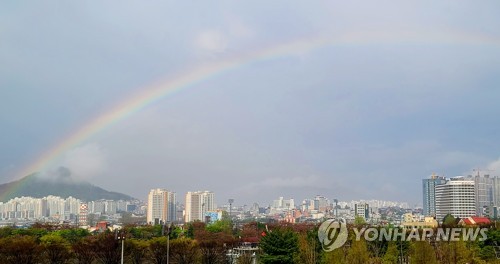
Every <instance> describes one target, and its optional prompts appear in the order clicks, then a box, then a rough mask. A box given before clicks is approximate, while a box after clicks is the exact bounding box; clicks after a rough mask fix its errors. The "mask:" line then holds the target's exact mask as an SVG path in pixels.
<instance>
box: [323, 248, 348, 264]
mask: <svg viewBox="0 0 500 264" xmlns="http://www.w3.org/2000/svg"><path fill="white" fill-rule="evenodd" d="M346 252H347V248H346V247H345V246H344V247H340V248H336V249H334V250H332V251H329V252H325V253H324V254H323V258H322V260H323V261H322V262H323V263H325V264H346V263H347V260H346Z"/></svg>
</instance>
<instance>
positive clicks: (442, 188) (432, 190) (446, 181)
mask: <svg viewBox="0 0 500 264" xmlns="http://www.w3.org/2000/svg"><path fill="white" fill-rule="evenodd" d="M422 190H423V215H425V216H432V217H435V218H436V219H437V220H438V221H441V220H442V219H443V218H444V217H445V216H446V215H447V214H451V215H452V216H454V217H458V218H467V217H471V216H481V217H489V218H497V217H498V208H499V207H500V178H499V177H497V176H495V177H490V175H480V173H478V174H477V175H474V176H472V175H468V176H457V177H452V178H445V177H443V176H438V175H436V174H432V175H431V177H430V178H429V179H423V181H422Z"/></svg>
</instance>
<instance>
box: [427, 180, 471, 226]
mask: <svg viewBox="0 0 500 264" xmlns="http://www.w3.org/2000/svg"><path fill="white" fill-rule="evenodd" d="M435 190H436V191H435V192H436V219H437V220H438V221H442V220H443V218H444V217H445V216H446V215H447V214H451V215H453V216H454V217H460V218H465V217H469V216H474V215H475V214H476V194H475V183H474V179H472V178H470V177H454V178H451V179H450V180H449V181H447V182H446V183H445V184H439V185H436V186H435Z"/></svg>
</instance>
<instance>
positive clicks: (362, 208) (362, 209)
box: [354, 203, 370, 220]
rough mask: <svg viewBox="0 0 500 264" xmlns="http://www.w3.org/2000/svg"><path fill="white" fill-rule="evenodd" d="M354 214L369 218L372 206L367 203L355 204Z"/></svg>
mask: <svg viewBox="0 0 500 264" xmlns="http://www.w3.org/2000/svg"><path fill="white" fill-rule="evenodd" d="M354 215H355V216H359V217H363V219H365V220H367V219H368V218H370V206H369V205H368V204H367V203H356V204H354Z"/></svg>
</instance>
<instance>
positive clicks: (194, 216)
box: [184, 191, 216, 222]
mask: <svg viewBox="0 0 500 264" xmlns="http://www.w3.org/2000/svg"><path fill="white" fill-rule="evenodd" d="M185 206H186V209H185V210H186V211H185V215H184V218H185V221H186V222H193V221H205V216H206V215H207V212H211V211H215V209H216V207H215V195H214V193H213V192H210V191H197V192H188V193H187V194H186V205H185Z"/></svg>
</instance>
